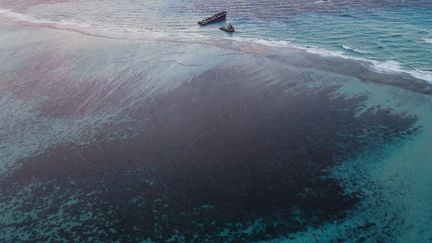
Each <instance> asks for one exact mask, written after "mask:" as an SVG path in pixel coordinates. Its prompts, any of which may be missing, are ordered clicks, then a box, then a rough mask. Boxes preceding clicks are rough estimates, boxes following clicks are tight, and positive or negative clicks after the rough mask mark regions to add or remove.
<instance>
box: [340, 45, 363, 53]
mask: <svg viewBox="0 0 432 243" xmlns="http://www.w3.org/2000/svg"><path fill="white" fill-rule="evenodd" d="M342 48H343V49H345V50H347V51H350V52H354V53H357V54H365V53H366V52H365V51H362V50H360V49H357V48H354V47H351V46H348V45H342Z"/></svg>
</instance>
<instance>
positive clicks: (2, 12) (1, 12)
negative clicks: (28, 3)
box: [0, 8, 92, 28]
mask: <svg viewBox="0 0 432 243" xmlns="http://www.w3.org/2000/svg"><path fill="white" fill-rule="evenodd" d="M0 16H3V17H6V18H9V19H13V20H15V21H21V22H26V23H30V24H37V25H50V26H54V27H55V26H63V27H82V28H90V27H92V26H91V25H90V24H87V23H82V22H76V21H66V20H58V21H53V20H49V19H42V18H37V17H35V16H32V15H28V14H22V13H17V12H14V11H11V10H8V9H1V8H0Z"/></svg>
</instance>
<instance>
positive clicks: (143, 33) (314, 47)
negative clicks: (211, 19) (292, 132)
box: [0, 0, 432, 82]
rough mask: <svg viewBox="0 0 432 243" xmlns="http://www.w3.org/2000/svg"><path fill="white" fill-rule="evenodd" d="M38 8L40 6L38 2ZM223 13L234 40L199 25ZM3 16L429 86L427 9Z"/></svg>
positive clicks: (258, 6) (205, 5) (113, 8)
mask: <svg viewBox="0 0 432 243" xmlns="http://www.w3.org/2000/svg"><path fill="white" fill-rule="evenodd" d="M42 3H43V2H42ZM221 10H226V11H228V22H232V23H233V24H234V25H235V26H236V27H237V32H236V33H235V35H226V34H224V33H221V32H220V31H217V28H218V27H219V25H222V24H223V23H222V24H215V25H213V26H208V27H205V28H200V27H199V26H197V25H196V24H195V23H196V21H198V20H200V19H202V18H204V17H207V16H208V15H211V14H212V13H214V12H218V11H221ZM0 13H3V15H6V16H12V17H14V18H18V19H22V20H24V21H30V22H35V23H45V24H54V25H58V27H61V26H64V27H66V28H71V29H77V30H79V31H86V32H89V33H103V34H105V35H108V36H117V37H118V36H120V37H122V38H128V36H129V37H136V36H139V37H143V38H149V37H164V38H166V39H173V38H174V39H179V38H180V39H181V38H182V37H189V38H192V39H196V40H199V39H200V38H202V37H206V38H208V37H211V38H215V39H223V38H233V39H236V40H243V41H244V40H249V41H257V42H260V43H265V44H268V45H288V46H301V47H303V48H305V47H309V50H310V51H312V52H315V53H320V54H322V55H336V56H346V57H351V58H358V59H366V60H372V61H373V62H372V63H371V68H374V69H375V70H377V71H379V72H397V71H405V72H408V73H410V74H411V75H413V76H415V77H417V78H421V79H424V80H427V81H429V82H432V31H431V30H432V6H431V3H430V2H429V1H415V2H412V1H386V2H379V1H343V2H339V1H283V2H279V1H252V2H250V1H234V2H232V1H224V0H218V1H212V2H205V1H192V2H190V1H168V0H166V1H154V0H151V1H145V2H143V1H136V0H129V1H118V0H109V1H108V0H103V1H81V0H73V1H60V2H58V3H55V4H52V3H50V4H37V5H33V4H26V3H25V1H16V2H15V1H13V2H12V1H6V0H3V1H0Z"/></svg>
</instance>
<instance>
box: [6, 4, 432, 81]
mask: <svg viewBox="0 0 432 243" xmlns="http://www.w3.org/2000/svg"><path fill="white" fill-rule="evenodd" d="M0 15H2V16H4V17H7V18H11V19H13V20H16V21H23V22H28V23H32V24H38V25H48V26H51V27H54V28H60V29H68V30H72V31H78V32H81V33H87V31H90V32H88V34H89V35H92V34H91V33H97V34H101V36H112V37H114V38H116V37H118V38H124V37H125V36H124V35H125V34H126V35H128V36H127V38H126V39H128V38H129V39H136V40H137V39H138V40H139V39H142V38H143V37H145V39H153V40H164V39H167V40H168V39H173V38H172V37H171V38H170V36H171V35H170V34H168V33H160V32H148V31H143V30H142V29H120V30H119V31H118V33H117V34H119V35H117V34H116V30H117V29H115V28H112V27H110V26H97V27H95V26H92V25H91V24H88V23H82V22H78V21H66V20H59V21H53V20H48V19H41V18H37V17H34V16H31V15H27V14H22V13H17V12H13V11H11V10H7V9H0ZM107 32H108V33H107ZM185 37H186V38H187V37H188V36H185ZM189 37H191V36H189ZM199 37H200V36H199V35H196V36H194V38H198V39H200V38H199ZM201 37H202V38H204V36H201ZM176 38H180V36H177V37H176ZM186 38H185V40H186ZM204 39H206V38H204ZM225 39H229V40H234V41H241V42H252V43H258V44H262V45H265V46H271V47H288V48H296V49H301V50H304V51H306V52H308V53H312V54H316V55H320V56H323V57H338V58H343V59H350V60H357V61H361V62H365V63H369V64H370V68H371V69H372V70H373V71H376V72H381V73H406V74H409V75H411V76H412V77H415V78H418V79H422V80H425V81H428V82H430V83H432V72H429V71H424V70H419V69H414V70H406V69H404V68H402V67H401V66H400V64H399V63H397V62H396V61H393V60H390V61H385V62H379V61H376V60H370V59H366V58H360V57H353V56H350V55H346V54H345V53H344V52H341V51H335V50H329V49H324V48H320V47H315V46H304V45H303V46H302V45H298V44H293V43H292V42H289V41H281V40H271V39H257V38H242V37H231V38H225ZM425 41H426V42H427V43H432V39H425ZM342 48H344V49H346V50H349V51H353V52H356V53H360V54H362V53H364V52H363V51H361V50H358V49H354V48H352V47H349V46H347V45H342Z"/></svg>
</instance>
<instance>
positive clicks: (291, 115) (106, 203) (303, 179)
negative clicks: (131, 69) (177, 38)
mask: <svg viewBox="0 0 432 243" xmlns="http://www.w3.org/2000/svg"><path fill="white" fill-rule="evenodd" d="M252 67H256V64H255V65H246V64H243V65H242V64H238V65H233V66H222V67H218V68H214V69H211V70H209V71H207V72H205V73H203V74H201V75H199V76H196V77H194V78H193V79H192V80H191V81H190V82H188V83H185V84H183V85H182V86H180V87H178V88H176V89H174V90H172V91H170V92H167V93H164V94H159V95H157V96H156V97H154V98H153V99H152V100H143V101H142V102H140V103H137V104H136V105H135V106H134V107H133V109H131V110H130V114H129V116H130V117H131V118H132V119H131V120H130V121H128V122H127V123H122V124H120V125H119V124H116V125H109V124H108V125H106V126H105V127H103V128H101V129H100V130H98V133H99V134H100V135H99V137H98V138H97V139H96V141H94V142H92V143H89V144H86V145H82V144H74V143H64V144H57V145H55V146H51V147H50V148H49V149H47V150H46V151H45V152H43V153H41V154H39V155H36V156H33V157H31V158H26V159H23V160H22V161H21V162H20V163H21V164H22V166H21V167H20V168H18V169H17V170H16V171H14V172H13V173H11V174H9V175H3V176H1V177H0V183H1V185H2V186H1V187H0V202H2V204H1V205H2V207H0V213H6V212H8V213H11V215H12V218H15V219H19V220H15V221H11V222H0V228H3V229H8V230H9V232H14V229H19V232H21V234H17V235H15V236H13V237H12V239H13V241H19V240H23V239H27V240H28V241H39V242H40V241H50V240H56V239H57V240H61V239H76V240H77V241H94V240H101V241H105V242H108V241H109V242H111V241H121V242H137V241H139V240H151V241H160V242H163V241H171V242H178V241H186V242H206V241H210V242H230V241H231V242H243V241H251V240H271V239H274V238H277V237H281V236H289V235H290V234H292V233H296V232H301V231H303V230H305V229H306V228H308V227H312V228H315V227H320V226H322V225H324V224H326V223H328V222H334V221H339V220H343V219H344V218H345V217H346V215H347V214H349V212H350V211H351V210H353V209H355V208H356V206H357V205H358V203H359V202H360V201H361V200H362V198H363V197H364V195H363V194H362V193H361V192H351V193H348V192H346V191H345V190H344V187H343V185H342V184H341V183H339V182H338V181H337V180H336V179H333V178H331V177H328V171H329V170H330V169H331V168H333V167H334V166H336V165H338V164H339V163H340V162H341V161H343V160H345V159H348V158H353V157H356V156H357V155H358V154H360V153H361V152H362V151H365V150H370V151H372V152H374V151H375V152H379V151H380V149H381V148H382V147H383V146H385V145H386V144H391V143H393V142H395V141H398V140H401V139H404V138H408V137H409V136H410V135H411V134H413V133H416V131H417V128H416V117H415V116H411V115H407V114H405V113H397V112H392V111H391V110H389V109H387V108H382V107H375V108H370V109H368V110H366V111H364V112H361V113H358V110H359V109H361V108H362V107H363V106H364V102H365V101H366V100H367V96H366V95H356V96H345V95H343V94H341V93H339V92H338V90H339V87H338V86H337V85H328V86H322V87H307V86H305V85H304V83H307V82H308V80H296V79H295V78H292V77H291V76H290V75H282V76H277V75H276V78H275V79H279V82H276V83H265V82H251V79H257V76H258V77H259V75H257V74H256V73H251V70H252ZM258 79H259V78H258ZM136 82H139V80H136ZM71 104H73V102H72V103H71ZM67 109H68V108H67V107H65V110H67ZM66 115H67V114H66ZM131 128H132V129H133V130H134V131H136V134H135V135H134V136H130V137H128V138H125V139H118V140H112V139H107V138H106V137H105V135H104V134H105V132H106V131H108V130H112V129H118V130H127V129H131ZM364 227H368V226H367V225H365V226H364ZM17 232H18V231H17ZM22 232H25V234H22Z"/></svg>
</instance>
